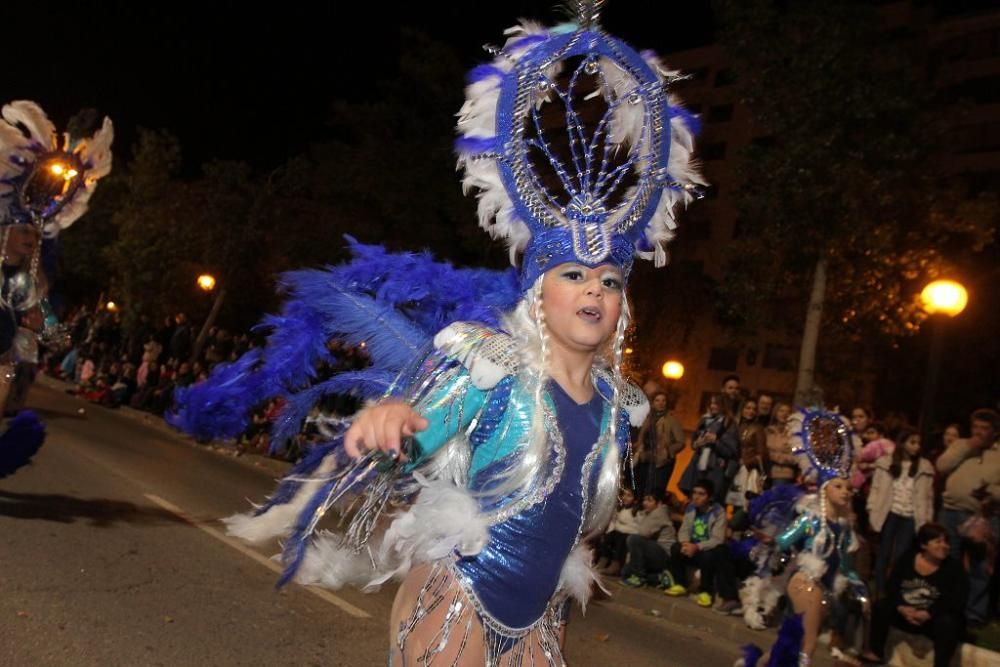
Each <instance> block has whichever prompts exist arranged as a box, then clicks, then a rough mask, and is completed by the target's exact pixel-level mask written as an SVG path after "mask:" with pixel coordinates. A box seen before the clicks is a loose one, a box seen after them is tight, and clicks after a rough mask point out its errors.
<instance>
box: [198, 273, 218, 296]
mask: <svg viewBox="0 0 1000 667" xmlns="http://www.w3.org/2000/svg"><path fill="white" fill-rule="evenodd" d="M198 287H200V288H202V289H203V290H205V291H206V292H211V291H212V290H213V289H215V276H213V275H211V274H209V273H203V274H201V275H200V276H198Z"/></svg>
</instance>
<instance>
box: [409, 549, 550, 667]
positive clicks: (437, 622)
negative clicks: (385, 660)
mask: <svg viewBox="0 0 1000 667" xmlns="http://www.w3.org/2000/svg"><path fill="white" fill-rule="evenodd" d="M565 609H566V601H565V599H563V598H561V596H560V595H559V594H557V596H556V598H554V599H553V601H552V602H551V603H550V604H549V606H548V608H547V609H546V611H545V613H544V614H543V615H542V616H541V618H539V619H538V620H537V621H535V622H534V623H532V624H531V625H530V626H528V627H526V628H509V627H506V626H504V625H502V624H501V623H499V622H498V621H497V620H495V619H492V618H491V617H490V615H489V613H488V612H487V611H486V610H485V609H484V608H483V607H482V605H481V604H480V603H479V601H478V600H477V599H476V596H475V592H474V591H473V590H472V589H471V587H469V585H468V584H467V583H466V582H465V581H463V580H462V577H461V574H460V573H459V572H458V571H457V570H456V569H455V568H454V567H453V564H452V563H451V562H450V561H438V562H436V563H432V564H429V565H424V566H421V567H419V568H416V569H414V570H413V571H412V572H410V574H409V575H408V576H407V578H406V580H405V581H404V582H403V584H402V586H400V588H399V591H398V592H397V594H396V599H395V602H394V603H393V607H392V617H391V621H390V625H389V645H390V647H391V648H390V653H389V665H390V667H410V666H416V665H419V666H421V667H423V666H424V665H454V666H459V665H470V666H472V665H476V666H478V665H487V666H488V667H522V666H523V667H531V666H533V665H541V666H545V667H561V666H562V665H565V661H564V660H563V656H562V650H561V647H560V639H561V635H562V632H563V628H564V625H565Z"/></svg>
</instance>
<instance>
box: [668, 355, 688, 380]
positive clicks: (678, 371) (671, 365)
mask: <svg viewBox="0 0 1000 667" xmlns="http://www.w3.org/2000/svg"><path fill="white" fill-rule="evenodd" d="M663 377H665V378H667V379H668V380H680V379H681V378H682V377H684V364H682V363H681V362H679V361H673V360H671V361H668V362H667V363H665V364H663Z"/></svg>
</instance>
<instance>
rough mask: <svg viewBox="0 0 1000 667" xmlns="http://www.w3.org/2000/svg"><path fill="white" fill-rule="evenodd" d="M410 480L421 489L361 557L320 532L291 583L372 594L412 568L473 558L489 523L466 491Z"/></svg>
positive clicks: (339, 539) (445, 484) (482, 544)
mask: <svg viewBox="0 0 1000 667" xmlns="http://www.w3.org/2000/svg"><path fill="white" fill-rule="evenodd" d="M414 477H415V478H416V479H417V481H418V482H419V483H420V484H421V486H422V487H423V490H422V491H421V492H420V494H419V495H418V496H417V499H416V501H415V502H414V504H413V505H411V506H410V507H409V508H408V509H407V510H406V511H404V512H400V513H399V514H397V515H395V517H394V518H393V520H392V523H390V525H389V527H388V529H387V530H386V531H385V533H384V534H383V535H381V536H379V537H376V538H374V539H373V543H372V544H371V546H370V549H369V551H368V552H367V553H365V552H362V553H360V554H355V553H353V552H352V551H351V550H350V549H345V548H344V547H343V543H342V537H341V536H340V535H339V534H337V533H332V532H328V531H325V532H323V533H321V534H319V536H318V537H317V538H316V539H314V540H313V542H312V543H311V544H310V545H309V547H308V549H307V551H306V557H305V560H304V561H303V565H302V567H301V568H300V569H299V571H298V573H297V574H296V576H295V580H296V581H298V582H299V583H303V584H319V585H321V586H325V587H327V588H334V589H336V588H341V587H342V586H345V585H348V584H355V585H361V586H363V587H364V588H365V589H366V590H373V589H376V588H378V587H379V586H381V585H382V584H384V583H385V582H386V581H389V580H390V579H393V578H396V579H402V578H403V577H405V576H406V574H407V573H408V572H409V571H410V569H411V568H412V567H414V566H416V565H421V564H424V563H432V562H434V561H438V560H442V559H447V558H452V557H453V556H454V554H455V553H456V552H457V553H459V554H461V555H463V556H473V555H475V554H477V553H479V552H480V551H481V550H482V549H483V547H485V546H486V544H487V542H488V541H489V521H488V519H487V517H486V516H485V515H483V514H481V513H480V512H479V505H478V504H477V503H476V500H475V499H474V498H473V497H472V495H471V494H470V493H469V491H468V490H467V489H464V488H461V487H458V486H455V485H454V484H452V483H451V482H450V481H447V480H432V481H428V480H427V479H425V478H423V477H422V476H420V475H419V474H417V473H414Z"/></svg>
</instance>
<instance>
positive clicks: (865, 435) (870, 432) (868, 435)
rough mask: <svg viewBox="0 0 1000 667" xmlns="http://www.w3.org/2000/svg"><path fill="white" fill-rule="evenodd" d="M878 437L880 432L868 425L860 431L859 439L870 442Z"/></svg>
mask: <svg viewBox="0 0 1000 667" xmlns="http://www.w3.org/2000/svg"><path fill="white" fill-rule="evenodd" d="M880 437H882V436H881V434H880V433H879V432H878V431H877V430H876V429H874V428H872V427H870V426H869V427H868V428H866V429H865V430H864V431H862V432H861V440H862V441H864V442H872V441H875V440H878V439H879V438H880Z"/></svg>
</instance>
